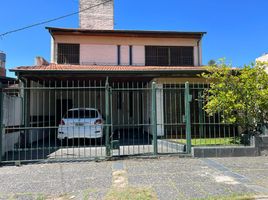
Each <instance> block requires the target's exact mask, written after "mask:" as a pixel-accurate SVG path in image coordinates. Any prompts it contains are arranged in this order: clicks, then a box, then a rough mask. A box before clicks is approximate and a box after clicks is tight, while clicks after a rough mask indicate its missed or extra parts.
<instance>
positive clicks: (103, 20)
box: [79, 0, 114, 30]
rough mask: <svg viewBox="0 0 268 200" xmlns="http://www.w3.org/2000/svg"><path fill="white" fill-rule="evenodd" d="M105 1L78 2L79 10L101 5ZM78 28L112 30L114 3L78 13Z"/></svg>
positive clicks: (87, 0)
mask: <svg viewBox="0 0 268 200" xmlns="http://www.w3.org/2000/svg"><path fill="white" fill-rule="evenodd" d="M105 1H107V0H80V6H79V10H80V11H82V10H84V9H87V8H89V7H92V6H95V5H98V4H101V3H103V2H105ZM79 18H80V20H79V24H80V28H83V29H95V30H98V29H100V30H112V29H114V1H110V2H107V3H105V4H102V5H99V6H95V7H93V8H91V9H88V10H85V11H83V12H80V13H79Z"/></svg>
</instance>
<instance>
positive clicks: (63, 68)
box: [10, 64, 206, 73]
mask: <svg viewBox="0 0 268 200" xmlns="http://www.w3.org/2000/svg"><path fill="white" fill-rule="evenodd" d="M10 71H13V72H33V73H34V72H38V73H40V72H46V73H47V72H59V73H61V72H62V73H64V72H69V73H70V72H88V73H145V72H154V73H155V72H160V73H161V72H174V73H176V72H177V73H180V72H193V73H195V72H196V73H199V72H204V71H206V69H205V67H202V66H127V65H125V66H122V65H120V66H112V65H109V66H108V65H64V64H49V65H42V66H20V67H16V68H13V69H10Z"/></svg>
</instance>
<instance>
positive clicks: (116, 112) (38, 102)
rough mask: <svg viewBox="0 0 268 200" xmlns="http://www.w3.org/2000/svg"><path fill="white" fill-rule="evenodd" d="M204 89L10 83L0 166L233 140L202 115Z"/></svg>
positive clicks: (2, 101)
mask: <svg viewBox="0 0 268 200" xmlns="http://www.w3.org/2000/svg"><path fill="white" fill-rule="evenodd" d="M205 88H206V87H205V86H204V84H203V86H202V87H199V85H198V87H195V86H194V85H192V84H191V85H189V83H185V84H174V83H165V84H157V83H155V82H150V81H149V82H148V81H136V82H124V81H120V82H110V83H109V82H108V79H107V80H106V81H105V80H93V81H92V80H72V81H70V80H69V81H68V80H61V81H58V80H42V81H41V80H31V81H19V82H12V83H11V82H9V83H8V84H7V85H5V86H2V88H1V95H0V105H1V113H0V116H1V118H0V121H1V137H0V147H1V148H0V155H2V156H0V158H1V160H0V161H1V162H3V163H4V162H14V161H40V160H45V161H58V160H61V161H62V160H89V159H102V158H103V159H104V158H107V157H112V156H133V155H159V154H172V153H175V154H178V153H190V152H191V146H192V144H191V142H192V141H194V140H197V139H200V141H201V140H203V139H204V138H206V137H210V138H209V141H212V140H211V137H214V138H215V141H216V139H217V138H218V137H221V135H219V134H215V133H216V132H219V131H224V133H225V131H226V133H227V132H228V130H229V132H228V133H229V136H230V135H231V134H230V127H232V126H231V125H223V124H221V123H220V120H217V121H215V116H214V118H213V117H212V118H211V117H208V116H206V115H205V113H204V112H203V110H202V107H203V100H202V97H201V96H202V95H201V93H202V91H203V90H204V89H205ZM4 96H7V97H10V98H4ZM12 99H13V100H12ZM200 99H201V100H200ZM4 108H6V109H4ZM12 108H13V109H12ZM213 119H214V121H213ZM211 127H214V128H211ZM208 130H209V131H208ZM232 130H234V131H233V132H232V135H231V136H232V137H235V135H236V133H237V132H236V130H237V129H235V128H233V129H232ZM207 132H208V134H206V133H207ZM192 137H193V139H194V140H193V139H192Z"/></svg>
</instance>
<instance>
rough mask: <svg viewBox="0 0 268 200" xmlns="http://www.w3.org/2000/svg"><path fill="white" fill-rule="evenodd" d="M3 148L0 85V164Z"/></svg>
mask: <svg viewBox="0 0 268 200" xmlns="http://www.w3.org/2000/svg"><path fill="white" fill-rule="evenodd" d="M2 148H3V86H2V83H0V164H1V163H2V153H3V152H2Z"/></svg>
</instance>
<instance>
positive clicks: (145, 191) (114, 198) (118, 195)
mask: <svg viewBox="0 0 268 200" xmlns="http://www.w3.org/2000/svg"><path fill="white" fill-rule="evenodd" d="M104 199H105V200H157V195H156V194H155V192H154V191H153V190H152V189H151V188H132V187H127V188H120V189H117V188H112V189H111V190H110V191H109V192H108V194H107V195H106V197H105V198H104Z"/></svg>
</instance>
